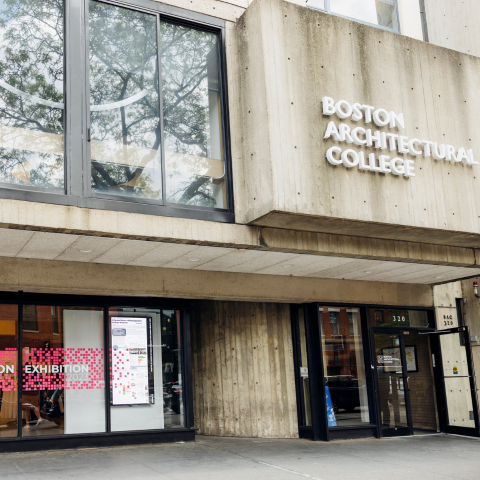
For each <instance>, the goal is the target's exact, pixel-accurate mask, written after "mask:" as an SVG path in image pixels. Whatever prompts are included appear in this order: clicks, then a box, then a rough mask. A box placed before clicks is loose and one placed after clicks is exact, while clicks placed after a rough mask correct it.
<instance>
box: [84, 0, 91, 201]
mask: <svg viewBox="0 0 480 480" xmlns="http://www.w3.org/2000/svg"><path fill="white" fill-rule="evenodd" d="M82 1H83V12H84V13H83V15H84V25H85V28H84V31H85V36H84V48H83V54H84V59H83V65H84V74H83V75H82V78H83V79H84V84H83V85H82V92H83V94H84V98H85V101H84V102H83V105H84V112H83V113H84V115H85V116H84V117H82V118H84V120H83V129H84V130H83V132H82V133H83V135H82V139H83V146H84V149H83V152H84V155H83V158H82V166H83V168H82V170H83V196H84V197H91V195H92V143H91V137H92V135H91V131H90V56H89V51H90V50H89V46H90V35H89V28H90V25H89V20H90V13H89V12H90V11H89V6H90V0H82Z"/></svg>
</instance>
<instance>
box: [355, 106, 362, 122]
mask: <svg viewBox="0 0 480 480" xmlns="http://www.w3.org/2000/svg"><path fill="white" fill-rule="evenodd" d="M352 110H353V115H352V120H353V121H354V122H358V121H359V120H361V119H362V118H363V113H362V106H361V105H360V104H359V103H354V104H353V105H352Z"/></svg>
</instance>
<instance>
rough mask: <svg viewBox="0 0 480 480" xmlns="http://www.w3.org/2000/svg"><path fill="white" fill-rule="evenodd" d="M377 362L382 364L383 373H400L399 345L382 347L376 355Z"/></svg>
mask: <svg viewBox="0 0 480 480" xmlns="http://www.w3.org/2000/svg"><path fill="white" fill-rule="evenodd" d="M377 363H378V365H379V366H383V371H384V372H385V373H402V359H401V355H400V347H392V348H382V354H381V355H378V357H377Z"/></svg>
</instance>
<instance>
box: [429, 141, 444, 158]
mask: <svg viewBox="0 0 480 480" xmlns="http://www.w3.org/2000/svg"><path fill="white" fill-rule="evenodd" d="M432 156H433V158H434V159H435V160H443V159H444V158H445V145H444V144H443V143H442V144H441V145H437V142H433V148H432Z"/></svg>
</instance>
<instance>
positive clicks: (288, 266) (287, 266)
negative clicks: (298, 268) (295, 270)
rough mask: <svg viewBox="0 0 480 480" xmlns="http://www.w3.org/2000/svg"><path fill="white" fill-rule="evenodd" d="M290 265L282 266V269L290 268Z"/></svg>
mask: <svg viewBox="0 0 480 480" xmlns="http://www.w3.org/2000/svg"><path fill="white" fill-rule="evenodd" d="M291 266H292V265H282V267H283V268H290V267H291Z"/></svg>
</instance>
